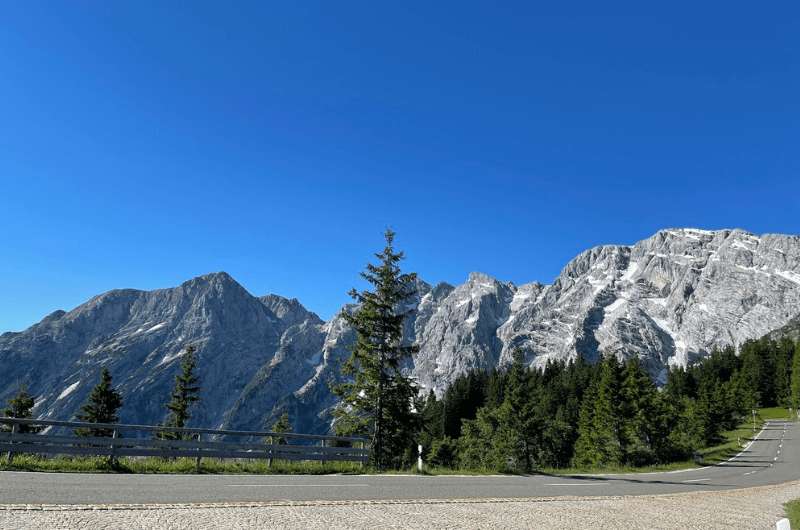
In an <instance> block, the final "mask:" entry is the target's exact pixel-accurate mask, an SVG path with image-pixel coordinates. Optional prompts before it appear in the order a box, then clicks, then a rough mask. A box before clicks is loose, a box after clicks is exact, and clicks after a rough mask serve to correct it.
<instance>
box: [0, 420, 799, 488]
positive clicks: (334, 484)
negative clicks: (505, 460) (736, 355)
mask: <svg viewBox="0 0 800 530" xmlns="http://www.w3.org/2000/svg"><path fill="white" fill-rule="evenodd" d="M798 428H800V426H799V424H797V423H789V422H783V421H772V422H769V423H768V424H767V425H766V426H765V428H764V429H763V430H762V431H761V432H760V433H759V434H758V437H757V438H756V439H755V441H753V443H752V444H751V445H750V446H749V447H747V448H746V449H745V450H744V451H742V453H741V454H739V455H738V456H737V457H735V458H733V459H731V460H730V461H728V462H726V463H723V464H720V465H717V466H713V467H704V468H700V469H693V470H686V471H677V472H676V471H673V472H664V473H632V474H623V475H580V476H578V475H572V476H553V475H532V476H524V477H520V476H437V477H428V476H398V475H381V476H376V475H327V476H310V475H295V476H281V475H103V474H77V473H75V474H72V473H27V472H9V471H6V472H0V504H153V503H156V504H160V503H164V504H178V503H181V504H182V503H210V502H231V503H233V502H265V501H312V500H389V499H398V500H399V499H467V498H499V497H502V498H511V497H551V496H562V495H569V496H573V495H574V496H596V495H603V496H605V495H650V494H661V493H678V492H689V491H708V490H726V489H734V488H745V487H751V486H763V485H769V484H781V483H784V482H788V481H791V480H796V479H798V478H800V436H798Z"/></svg>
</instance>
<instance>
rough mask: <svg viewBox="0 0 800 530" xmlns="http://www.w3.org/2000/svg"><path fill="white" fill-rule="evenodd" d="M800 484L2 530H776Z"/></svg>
mask: <svg viewBox="0 0 800 530" xmlns="http://www.w3.org/2000/svg"><path fill="white" fill-rule="evenodd" d="M795 498H800V481H798V482H791V483H787V484H782V485H778V486H763V487H758V488H748V489H740V490H730V491H725V492H719V491H717V492H697V493H682V494H673V495H651V496H628V497H591V498H590V497H548V498H531V499H469V500H467V499H465V500H458V499H455V500H440V501H427V502H421V501H335V502H332V501H320V502H270V503H246V504H245V503H242V504H192V505H177V504H176V505H95V506H92V505H88V506H74V505H69V506H59V505H28V506H25V505H0V528H2V529H6V528H8V529H18V528H32V529H36V530H43V529H50V528H70V529H73V528H92V529H94V530H99V529H106V528H125V529H128V528H193V529H194V528H303V529H309V528H415V529H416V528H647V529H659V528H665V529H666V528H698V529H699V528H703V529H707V528H737V529H738V528H764V529H767V528H774V527H775V522H776V521H777V520H778V519H780V518H781V517H783V506H782V505H783V503H784V502H786V501H788V500H792V499H795Z"/></svg>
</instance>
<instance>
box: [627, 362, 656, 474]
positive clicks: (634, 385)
mask: <svg viewBox="0 0 800 530" xmlns="http://www.w3.org/2000/svg"><path fill="white" fill-rule="evenodd" d="M655 396H656V387H655V385H654V384H653V381H652V380H651V379H650V376H649V375H648V374H647V372H645V371H644V368H642V365H641V363H640V362H639V360H638V359H631V360H629V361H627V362H626V363H625V366H624V369H623V376H622V387H621V395H620V397H621V400H620V409H621V410H620V412H621V438H622V444H623V447H624V451H625V461H626V462H627V463H628V464H631V465H634V466H643V465H647V464H651V463H653V461H654V460H655V458H656V455H655V452H654V450H653V432H652V427H653V420H654V418H655V416H656V410H655Z"/></svg>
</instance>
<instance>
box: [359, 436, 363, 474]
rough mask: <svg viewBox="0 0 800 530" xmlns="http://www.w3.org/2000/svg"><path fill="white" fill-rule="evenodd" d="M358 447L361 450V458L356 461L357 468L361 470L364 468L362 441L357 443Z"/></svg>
mask: <svg viewBox="0 0 800 530" xmlns="http://www.w3.org/2000/svg"><path fill="white" fill-rule="evenodd" d="M358 445H359V449H361V453H360V456H361V458H359V459H358V467H361V468H363V467H364V440H361V441H360V442H358Z"/></svg>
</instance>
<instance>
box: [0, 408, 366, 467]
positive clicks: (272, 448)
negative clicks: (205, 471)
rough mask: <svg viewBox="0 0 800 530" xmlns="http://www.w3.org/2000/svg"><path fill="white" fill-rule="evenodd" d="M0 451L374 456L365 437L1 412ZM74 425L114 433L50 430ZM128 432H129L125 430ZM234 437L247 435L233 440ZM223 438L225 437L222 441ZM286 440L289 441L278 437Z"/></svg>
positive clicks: (176, 455)
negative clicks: (25, 416) (168, 435)
mask: <svg viewBox="0 0 800 530" xmlns="http://www.w3.org/2000/svg"><path fill="white" fill-rule="evenodd" d="M23 425H25V426H30V427H35V428H39V429H42V428H44V429H43V430H42V432H39V433H22V432H20V431H21V430H26V429H21V428H20V427H21V426H23ZM2 426H6V429H7V430H5V429H4V430H5V432H0V452H6V453H7V455H8V456H7V458H8V461H9V462H11V460H12V459H13V455H14V453H32V454H40V455H55V454H60V455H91V456H108V457H110V458H112V459H114V458H117V457H121V456H153V457H160V458H182V457H189V458H194V459H196V463H197V467H198V468H199V467H200V459H201V458H244V459H263V460H267V461H268V462H269V463H271V462H272V460H315V461H321V462H334V461H346V462H359V463H362V464H363V463H364V462H367V461H368V460H369V449H368V448H367V446H366V444H367V440H366V439H365V438H350V437H344V436H325V435H317V434H299V433H279V432H269V431H265V432H257V431H230V430H217V429H198V428H175V427H162V426H157V425H126V424H116V423H110V424H106V423H84V422H75V421H55V420H35V419H20V418H3V417H0V427H2ZM71 429H94V430H96V429H103V430H106V431H108V432H111V433H113V434H112V436H111V437H102V436H77V435H74V434H73V433H71V432H69V431H68V434H60V433H58V432H56V433H55V434H50V431H54V430H55V431H64V430H71ZM159 433H174V434H176V435H178V437H179V438H180V439H177V440H170V439H165V438H164V437H163V436H159ZM126 435H127V436H126ZM231 438H238V439H245V440H244V441H237V442H231V441H228V440H229V439H231ZM223 439H224V441H222V440H223ZM278 440H285V441H286V443H277V441H278Z"/></svg>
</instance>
